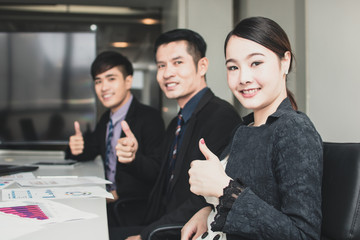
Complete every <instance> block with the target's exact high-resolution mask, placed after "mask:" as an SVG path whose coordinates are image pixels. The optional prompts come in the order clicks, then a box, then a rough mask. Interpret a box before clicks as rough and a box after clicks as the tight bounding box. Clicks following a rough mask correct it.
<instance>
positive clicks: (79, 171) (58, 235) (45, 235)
mask: <svg viewBox="0 0 360 240" xmlns="http://www.w3.org/2000/svg"><path fill="white" fill-rule="evenodd" d="M49 161H51V162H57V161H58V162H63V161H64V153H63V152H61V151H19V150H14V151H10V150H0V164H16V165H22V164H25V165H29V164H32V163H36V162H49ZM103 169H104V168H103V164H102V161H101V158H100V157H98V158H96V159H95V160H94V161H87V162H81V163H77V164H76V165H75V166H56V165H55V166H40V167H39V168H38V169H37V170H35V171H33V174H34V175H35V176H97V177H101V178H103V177H104V171H103ZM14 185H16V184H13V185H12V186H9V187H8V188H10V187H11V188H14ZM103 187H105V185H104V186H103ZM0 197H1V196H0ZM1 199H2V198H0V206H1V201H2V200H1ZM49 201H57V202H59V203H62V204H65V205H68V206H70V207H73V208H75V209H78V210H81V211H84V212H89V213H94V214H96V215H97V216H98V217H95V218H92V219H85V220H84V219H82V220H74V221H69V222H61V223H55V224H46V227H44V228H42V229H40V230H38V231H36V232H32V233H29V234H27V235H25V236H22V237H19V238H16V239H36V240H42V239H44V240H45V239H46V240H48V239H51V240H57V239H59V240H60V239H61V240H72V239H77V240H82V239H86V240H91V239H94V240H103V239H104V240H107V239H109V234H108V228H107V216H106V199H105V198H81V199H80V198H79V199H57V200H49ZM1 225H2V226H4V224H1ZM0 239H1V231H0Z"/></svg>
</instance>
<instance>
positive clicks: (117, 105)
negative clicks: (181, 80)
mask: <svg viewBox="0 0 360 240" xmlns="http://www.w3.org/2000/svg"><path fill="white" fill-rule="evenodd" d="M91 75H92V77H93V79H94V83H95V92H96V95H97V97H98V99H99V100H100V102H101V103H102V104H103V105H104V106H105V107H106V108H108V109H109V110H108V111H106V112H105V113H104V114H103V115H102V116H101V118H100V120H99V122H98V123H97V125H96V128H95V130H94V132H92V133H91V134H89V135H88V136H84V137H83V136H82V133H81V131H80V125H79V123H78V122H77V121H76V122H75V123H74V126H75V135H73V136H71V137H70V140H69V148H68V150H67V154H66V158H71V159H75V160H79V161H87V160H91V159H94V158H95V157H96V156H97V155H101V157H102V159H103V162H104V168H105V176H106V178H107V179H108V180H110V181H111V182H112V184H110V185H107V190H108V191H111V193H112V194H113V196H114V201H116V200H118V199H122V198H143V199H144V201H146V200H145V199H147V198H148V196H149V193H150V190H151V188H152V186H153V185H154V183H155V180H156V177H157V175H158V172H159V169H160V165H161V164H160V162H159V161H160V159H159V156H158V152H159V151H158V148H159V146H160V145H161V142H162V139H163V136H164V129H165V127H164V123H163V120H162V118H161V114H160V112H159V111H157V110H155V109H153V108H151V107H149V106H146V105H143V104H141V103H140V102H139V101H138V100H137V99H136V98H135V97H134V96H133V95H132V94H131V91H130V88H131V84H132V77H133V76H132V75H133V67H132V64H131V63H130V61H129V60H128V59H127V58H126V57H125V56H123V55H121V54H120V53H117V52H112V51H108V52H103V53H101V54H99V55H98V56H97V57H96V59H95V60H94V62H93V63H92V66H91ZM123 120H126V122H127V123H128V124H129V125H130V127H131V129H132V130H133V133H134V135H135V137H136V138H137V139H138V152H137V153H136V157H135V158H134V161H132V162H131V163H121V162H118V161H117V156H116V153H115V146H116V144H117V142H118V141H119V138H121V137H125V134H124V131H123V129H122V125H121V121H123ZM114 201H111V200H108V204H107V207H108V223H109V226H113V225H120V226H126V225H134V224H135V225H136V224H139V223H140V219H142V217H143V212H144V207H145V206H144V203H143V202H134V203H129V204H128V205H121V206H122V208H120V209H119V211H120V212H121V219H122V220H123V221H122V222H120V223H118V222H116V221H115V217H114V212H113V211H114V210H113V205H114V203H113V202H114Z"/></svg>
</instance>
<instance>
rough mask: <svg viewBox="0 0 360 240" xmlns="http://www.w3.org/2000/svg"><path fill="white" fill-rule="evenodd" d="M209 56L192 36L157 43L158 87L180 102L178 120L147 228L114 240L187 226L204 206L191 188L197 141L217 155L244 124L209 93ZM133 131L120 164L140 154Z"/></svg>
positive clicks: (181, 33)
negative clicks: (207, 74) (176, 225)
mask: <svg viewBox="0 0 360 240" xmlns="http://www.w3.org/2000/svg"><path fill="white" fill-rule="evenodd" d="M205 51H206V43H205V41H204V40H203V38H202V37H201V36H200V35H199V34H198V33H195V32H193V31H191V30H187V29H177V30H173V31H169V32H166V33H163V34H162V35H160V36H159V38H158V39H157V41H156V43H155V58H156V64H157V67H158V71H157V81H158V83H159V85H160V88H161V89H162V91H163V92H164V93H165V95H166V96H167V97H168V98H170V99H176V100H177V103H178V105H179V107H180V111H179V116H178V117H175V118H174V119H173V120H172V121H171V122H170V124H169V126H168V128H167V130H166V134H165V138H164V141H163V149H162V159H163V160H162V161H161V162H162V166H161V171H160V174H159V176H158V178H157V180H156V183H155V186H154V188H153V190H152V192H151V195H150V200H149V202H148V205H147V212H146V217H145V220H144V223H143V224H144V225H145V227H139V230H137V231H138V232H136V231H135V232H134V231H132V230H133V229H116V230H113V231H110V233H111V234H110V237H111V238H118V239H122V238H124V237H126V235H132V234H138V233H140V235H136V236H131V237H129V238H128V239H143V240H145V239H147V237H148V235H149V233H150V232H151V231H152V230H153V229H155V228H157V227H159V226H162V225H166V224H184V223H186V221H187V220H189V219H190V218H191V216H192V215H193V214H194V213H195V212H196V211H197V210H199V209H201V208H202V207H204V206H205V204H206V203H205V201H204V199H203V198H202V197H198V196H195V195H194V194H192V193H191V192H190V186H189V175H188V170H189V168H190V163H191V161H192V160H194V159H205V158H204V156H203V155H202V153H201V152H200V150H199V147H198V141H199V140H200V139H201V138H204V139H205V140H206V143H207V144H208V146H209V148H210V149H211V150H212V151H213V152H214V153H215V154H217V155H219V154H220V153H221V152H222V151H223V149H224V148H225V146H226V145H227V144H228V141H229V140H230V137H231V133H232V131H233V130H234V129H235V127H236V126H237V125H238V124H239V123H241V119H240V117H239V115H238V114H237V112H236V111H235V109H234V108H233V107H232V106H231V105H230V104H229V103H228V102H226V101H224V100H221V99H220V98H218V97H216V96H215V95H214V94H213V93H212V91H211V90H210V89H209V88H208V87H207V84H206V79H205V74H206V71H207V69H208V59H207V58H206V57H205ZM180 115H181V117H180ZM131 130H132V129H131V127H130V129H127V130H126V132H127V134H126V135H127V138H125V139H126V142H125V143H122V142H119V144H118V145H117V147H116V149H117V155H118V157H119V159H123V160H125V161H131V159H129V158H130V157H129V156H133V155H135V154H136V152H137V141H138V139H137V138H136V137H134V136H133V135H132V133H131ZM125 139H124V141H125ZM117 234H118V235H117ZM175 239H176V238H175Z"/></svg>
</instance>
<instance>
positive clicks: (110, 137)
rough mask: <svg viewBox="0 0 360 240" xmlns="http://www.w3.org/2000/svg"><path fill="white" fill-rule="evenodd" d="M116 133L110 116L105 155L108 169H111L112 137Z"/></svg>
mask: <svg viewBox="0 0 360 240" xmlns="http://www.w3.org/2000/svg"><path fill="white" fill-rule="evenodd" d="M113 135H114V125H113V122H112V119H111V118H110V121H109V129H108V136H107V138H106V156H105V169H106V170H107V171H108V170H110V167H109V162H110V159H109V158H110V153H111V139H112V137H113Z"/></svg>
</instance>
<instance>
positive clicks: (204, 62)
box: [198, 57, 209, 76]
mask: <svg viewBox="0 0 360 240" xmlns="http://www.w3.org/2000/svg"><path fill="white" fill-rule="evenodd" d="M208 67H209V60H208V59H207V57H203V58H201V59H200V60H199V62H198V72H199V73H200V75H201V76H205V74H206V72H207V70H208Z"/></svg>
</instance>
